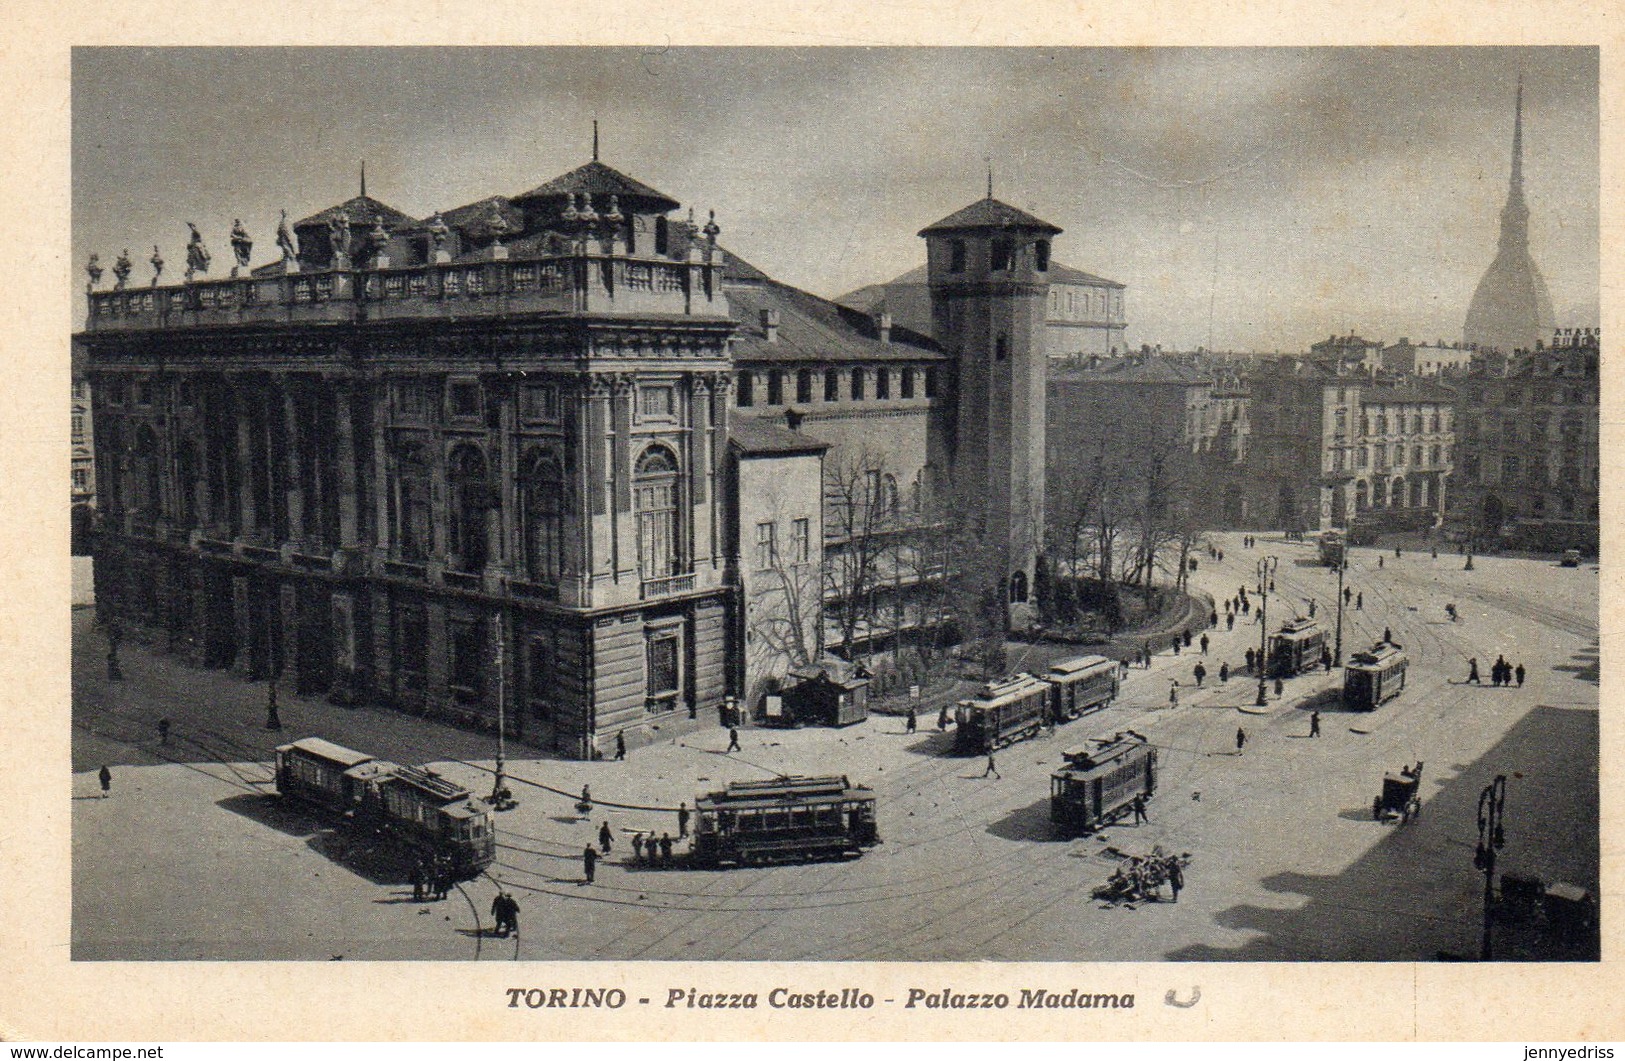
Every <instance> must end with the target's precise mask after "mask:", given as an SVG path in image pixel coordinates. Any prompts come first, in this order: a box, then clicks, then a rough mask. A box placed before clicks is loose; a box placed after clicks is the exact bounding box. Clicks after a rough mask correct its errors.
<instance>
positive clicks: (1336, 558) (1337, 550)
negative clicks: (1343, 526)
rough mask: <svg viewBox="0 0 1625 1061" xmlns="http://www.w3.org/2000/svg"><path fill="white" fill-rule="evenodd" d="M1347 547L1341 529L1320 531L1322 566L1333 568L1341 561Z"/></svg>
mask: <svg viewBox="0 0 1625 1061" xmlns="http://www.w3.org/2000/svg"><path fill="white" fill-rule="evenodd" d="M1347 549H1348V546H1347V542H1346V539H1345V537H1344V535H1343V532H1342V531H1340V530H1335V529H1334V530H1328V531H1322V532H1321V535H1320V562H1321V564H1322V565H1323V566H1325V567H1330V568H1334V569H1335V568H1336V567H1337V566H1338V565H1339V564H1341V563H1342V562H1343V556H1344V554H1345V553H1346V552H1347Z"/></svg>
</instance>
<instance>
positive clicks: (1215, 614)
mask: <svg viewBox="0 0 1625 1061" xmlns="http://www.w3.org/2000/svg"><path fill="white" fill-rule="evenodd" d="M1207 624H1208V625H1209V626H1218V625H1219V610H1218V609H1217V608H1215V609H1213V611H1212V612H1210V613H1209V614H1208V617H1207ZM1202 651H1203V652H1206V651H1207V635H1206V634H1203V635H1202Z"/></svg>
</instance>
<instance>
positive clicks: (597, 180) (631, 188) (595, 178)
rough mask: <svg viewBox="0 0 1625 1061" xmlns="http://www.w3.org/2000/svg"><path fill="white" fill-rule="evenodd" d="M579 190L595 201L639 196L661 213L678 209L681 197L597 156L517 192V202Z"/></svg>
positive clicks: (625, 200)
mask: <svg viewBox="0 0 1625 1061" xmlns="http://www.w3.org/2000/svg"><path fill="white" fill-rule="evenodd" d="M577 192H585V193H587V194H589V195H591V196H593V198H594V200H597V198H598V197H599V196H603V197H604V199H605V201H607V200H608V197H609V196H611V195H618V196H620V197H621V200H622V203H623V204H625V203H627V202H628V201H630V200H633V199H637V200H641V201H642V202H643V203H644V204H645V205H647V206H650V207H652V208H654V209H655V210H657V211H660V212H664V211H667V210H675V209H677V206H678V203H677V200H676V199H673V198H672V197H671V196H669V195H666V194H664V193H662V192H657V191H655V190H654V189H653V188H651V187H649V186H648V185H647V184H644V183H642V182H641V181H635V180H633V179H632V178H631V177H628V176H627V175H626V174H624V173H622V172H620V171H619V170H617V169H614V168H612V167H610V166H606V165H604V164H603V163H602V162H599V161H598V160H597V159H593V160H592V161H591V162H589V163H587V164H586V165H584V166H577V167H576V168H575V169H573V170H571V171H570V172H569V173H566V174H564V175H562V176H559V177H554V178H553V179H552V180H550V181H548V182H547V183H546V184H541V185H538V186H537V187H535V188H532V189H531V190H530V191H528V192H525V193H523V194H521V195H516V196H514V197H513V201H514V202H516V203H517V202H523V201H524V200H526V199H549V198H553V197H555V196H562V195H574V194H576V193H577ZM595 205H597V204H596V203H595Z"/></svg>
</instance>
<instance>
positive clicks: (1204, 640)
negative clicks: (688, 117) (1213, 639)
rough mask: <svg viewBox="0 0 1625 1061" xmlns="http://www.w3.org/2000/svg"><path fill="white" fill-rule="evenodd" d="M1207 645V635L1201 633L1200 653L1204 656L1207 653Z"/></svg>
mask: <svg viewBox="0 0 1625 1061" xmlns="http://www.w3.org/2000/svg"><path fill="white" fill-rule="evenodd" d="M1215 625H1217V624H1215ZM1207 646H1208V640H1207V635H1206V634H1203V635H1202V655H1204V656H1205V655H1207Z"/></svg>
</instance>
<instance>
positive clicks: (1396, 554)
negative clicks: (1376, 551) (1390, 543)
mask: <svg viewBox="0 0 1625 1061" xmlns="http://www.w3.org/2000/svg"><path fill="white" fill-rule="evenodd" d="M1394 559H1395V560H1398V559H1399V546H1397V545H1396V546H1394Z"/></svg>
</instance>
